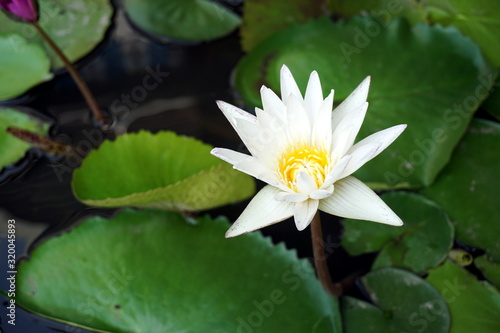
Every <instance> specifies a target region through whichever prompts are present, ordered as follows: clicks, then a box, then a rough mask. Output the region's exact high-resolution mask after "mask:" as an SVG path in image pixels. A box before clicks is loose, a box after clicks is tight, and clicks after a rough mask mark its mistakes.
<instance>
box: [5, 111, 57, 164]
mask: <svg viewBox="0 0 500 333" xmlns="http://www.w3.org/2000/svg"><path fill="white" fill-rule="evenodd" d="M10 126H14V127H18V128H22V129H25V130H28V131H31V132H34V133H37V134H42V135H47V133H48V132H49V128H50V124H48V123H45V122H43V121H42V120H40V119H36V118H34V117H31V116H29V115H28V114H26V113H23V112H21V111H18V110H14V109H0V147H2V149H0V170H1V169H3V168H4V167H6V166H7V165H10V164H13V163H15V162H17V161H18V160H20V159H21V158H22V157H23V156H24V155H25V154H26V151H27V150H28V149H30V148H31V146H30V145H29V144H28V143H26V142H24V141H22V140H20V139H18V138H16V137H13V136H12V135H10V134H9V133H7V132H6V130H7V128H8V127H10Z"/></svg>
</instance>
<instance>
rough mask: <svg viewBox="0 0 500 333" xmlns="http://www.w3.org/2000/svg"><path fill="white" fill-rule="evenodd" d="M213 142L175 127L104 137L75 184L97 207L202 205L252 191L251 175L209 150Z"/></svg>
mask: <svg viewBox="0 0 500 333" xmlns="http://www.w3.org/2000/svg"><path fill="white" fill-rule="evenodd" d="M212 148H213V147H211V146H210V145H207V144H204V143H202V142H201V141H198V140H196V139H193V138H188V137H184V136H179V135H177V134H175V133H173V132H159V133H156V134H152V133H150V132H147V131H141V132H138V133H129V134H124V135H121V136H119V137H118V138H117V139H116V140H115V141H105V142H104V143H103V144H102V145H101V146H100V147H99V148H98V149H97V150H94V151H92V152H91V153H90V154H89V155H88V156H87V157H86V158H85V159H84V161H83V163H82V165H81V167H80V168H79V169H77V170H75V172H74V175H73V180H72V188H73V192H74V193H75V196H76V197H77V198H78V199H79V200H80V201H82V202H84V203H85V204H87V205H91V206H99V207H122V206H134V207H148V208H156V209H165V210H173V211H200V210H206V209H210V208H214V207H217V206H222V205H225V204H228V203H230V202H236V201H240V200H243V199H246V198H248V197H250V196H251V195H252V194H253V193H254V192H255V182H254V180H253V178H252V177H250V176H248V175H246V174H244V173H241V172H239V171H236V170H234V169H233V168H232V166H231V165H229V164H228V163H225V162H223V161H221V160H219V159H218V158H216V157H214V156H212V155H210V150H211V149H212Z"/></svg>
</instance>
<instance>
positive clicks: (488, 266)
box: [474, 255, 500, 289]
mask: <svg viewBox="0 0 500 333" xmlns="http://www.w3.org/2000/svg"><path fill="white" fill-rule="evenodd" d="M474 264H476V267H477V268H479V269H480V270H481V273H483V274H484V276H485V277H486V278H487V279H488V280H489V281H490V282H491V283H492V284H494V285H495V286H496V287H497V288H499V289H500V263H496V262H493V261H491V260H489V259H488V257H487V256H486V255H482V256H479V257H477V258H476V259H474Z"/></svg>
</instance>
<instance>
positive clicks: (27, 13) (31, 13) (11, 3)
mask: <svg viewBox="0 0 500 333" xmlns="http://www.w3.org/2000/svg"><path fill="white" fill-rule="evenodd" d="M0 8H2V9H4V10H5V11H7V12H8V13H10V14H12V15H14V16H16V17H17V18H19V19H21V20H23V21H28V22H36V21H37V20H38V8H37V6H36V5H35V4H34V2H33V1H32V0H0Z"/></svg>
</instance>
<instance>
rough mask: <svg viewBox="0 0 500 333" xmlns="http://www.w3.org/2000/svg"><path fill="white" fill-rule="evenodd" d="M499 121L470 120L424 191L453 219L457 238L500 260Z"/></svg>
mask: <svg viewBox="0 0 500 333" xmlns="http://www.w3.org/2000/svg"><path fill="white" fill-rule="evenodd" d="M499 151H500V125H499V124H497V123H493V122H490V121H485V120H476V119H475V120H473V121H472V122H471V125H470V128H469V131H468V133H467V135H465V136H464V138H463V139H462V141H461V142H460V144H459V145H458V147H457V149H456V151H455V152H454V155H453V158H452V160H451V161H450V163H449V164H448V165H447V166H446V168H445V169H444V170H443V171H442V173H441V174H440V175H439V177H438V179H437V180H436V183H435V184H434V185H432V186H431V187H429V188H427V189H424V190H423V193H424V194H425V195H426V196H428V197H429V198H431V199H432V200H434V201H436V202H437V203H439V205H441V207H443V209H444V210H446V212H447V213H448V214H449V215H450V217H451V219H452V220H453V221H454V222H455V223H456V227H455V228H456V237H457V239H458V240H459V241H460V242H463V243H465V244H467V245H470V246H474V247H478V248H481V249H484V250H486V251H487V253H488V255H489V256H490V257H491V258H492V259H493V260H495V261H497V262H500V238H499V237H498V232H494V231H495V230H498V221H500V205H499V202H500V192H499V191H498V189H499V188H500V178H499V177H498V170H499V165H500V155H499V154H498V152H499Z"/></svg>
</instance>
